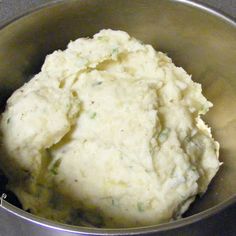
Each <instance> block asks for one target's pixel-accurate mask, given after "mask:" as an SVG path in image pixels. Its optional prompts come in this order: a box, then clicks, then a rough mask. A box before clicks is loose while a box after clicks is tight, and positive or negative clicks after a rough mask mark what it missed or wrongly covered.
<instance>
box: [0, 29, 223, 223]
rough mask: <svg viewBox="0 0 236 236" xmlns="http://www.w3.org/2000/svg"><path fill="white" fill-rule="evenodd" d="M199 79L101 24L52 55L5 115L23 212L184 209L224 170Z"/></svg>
mask: <svg viewBox="0 0 236 236" xmlns="http://www.w3.org/2000/svg"><path fill="white" fill-rule="evenodd" d="M211 106H212V104H211V103H210V102H208V101H207V100H206V98H205V97H204V96H203V95H202V89H201V85H200V84H198V83H195V82H193V81H192V79H191V76H189V75H188V74H187V73H186V72H185V71H184V70H183V69H182V68H180V67H176V66H175V65H174V64H173V63H172V61H171V59H170V58H169V57H168V56H167V55H165V54H164V53H161V52H156V51H155V50H154V49H153V47H152V46H150V45H144V44H142V43H141V42H139V41H138V40H136V39H134V38H131V37H130V36H129V35H128V34H127V33H125V32H122V31H113V30H102V31H100V32H99V33H98V34H96V35H95V36H94V37H93V38H92V39H89V38H80V39H78V40H76V41H74V42H70V43H69V45H68V48H67V49H66V50H65V51H60V50H58V51H55V52H54V53H53V54H51V55H49V56H47V58H46V60H45V63H44V65H43V67H42V70H41V72H40V73H39V74H37V75H36V76H35V77H34V78H33V79H32V80H30V81H29V82H28V83H26V84H25V85H24V86H22V87H21V88H19V89H18V90H16V91H15V92H14V93H13V95H12V96H11V97H10V99H9V100H8V102H7V107H6V111H5V112H4V113H3V115H2V119H1V132H2V142H3V145H2V146H3V147H4V150H2V151H3V152H4V153H3V154H1V167H2V169H3V170H4V171H5V173H6V175H7V176H8V178H9V180H10V184H9V188H10V189H11V190H12V191H13V192H14V193H15V194H16V195H17V196H18V198H19V199H20V201H21V203H22V204H23V208H24V209H26V210H27V209H29V210H30V211H31V212H32V213H34V214H37V215H40V216H43V217H46V218H49V219H53V220H57V221H60V222H66V223H70V224H76V225H86V226H87V225H94V226H98V227H133V226H142V225H153V224H158V223H162V222H168V221H170V220H173V219H176V218H178V217H180V216H181V214H182V213H183V212H185V211H186V210H187V208H188V207H189V205H190V203H191V202H192V201H193V200H194V199H195V197H196V195H197V194H202V193H204V192H205V191H206V189H207V186H208V184H209V183H210V181H211V179H212V178H213V177H214V175H215V174H216V172H217V170H218V168H219V164H220V163H219V160H218V152H219V145H218V143H217V142H216V141H214V139H213V138H212V136H211V132H210V129H209V128H208V126H207V125H206V124H205V123H204V122H203V121H202V119H201V117H200V115H203V114H205V113H206V112H207V111H208V109H209V107H211Z"/></svg>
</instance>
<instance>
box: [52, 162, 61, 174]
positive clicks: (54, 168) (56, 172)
mask: <svg viewBox="0 0 236 236" xmlns="http://www.w3.org/2000/svg"><path fill="white" fill-rule="evenodd" d="M60 164H61V159H58V160H56V162H55V163H54V164H53V167H52V168H51V170H50V171H51V173H52V174H53V175H57V174H58V167H59V166H60Z"/></svg>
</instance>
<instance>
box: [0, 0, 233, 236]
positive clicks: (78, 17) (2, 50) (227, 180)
mask: <svg viewBox="0 0 236 236" xmlns="http://www.w3.org/2000/svg"><path fill="white" fill-rule="evenodd" d="M103 28H112V29H121V30H124V31H127V32H128V33H129V34H130V35H132V36H134V37H136V38H138V39H141V40H142V41H144V42H145V43H149V44H151V45H153V46H154V47H155V48H156V49H157V50H160V51H164V52H166V53H168V55H169V56H170V57H172V58H173V60H174V62H175V63H176V64H177V65H180V66H182V67H184V68H185V69H186V70H187V71H188V73H190V74H192V75H193V80H195V81H198V82H200V83H201V84H202V85H203V91H204V94H205V96H206V97H207V98H208V99H209V100H210V101H212V102H213V103H214V107H213V108H212V109H211V110H210V112H209V113H208V115H207V117H206V119H205V120H206V121H207V122H208V124H209V125H210V126H211V127H212V132H213V135H214V137H215V138H216V140H218V141H219V142H220V144H221V150H220V160H221V161H223V162H224V165H223V166H222V167H221V169H220V171H219V172H218V174H217V176H216V177H215V178H214V180H213V182H212V183H211V185H210V187H209V189H208V191H207V193H206V194H205V195H204V196H203V197H202V198H200V199H197V201H196V202H195V203H194V204H193V205H192V206H191V208H190V210H189V211H188V213H187V214H186V215H185V217H184V218H183V219H181V220H177V221H175V222H171V223H166V224H162V225H156V226H150V227H142V228H131V229H112V230H111V229H96V228H84V227H75V226H70V225H63V224H60V223H57V222H53V221H50V220H47V219H42V218H40V217H37V216H34V215H31V214H30V213H27V212H25V211H23V210H21V209H20V208H18V207H16V206H14V205H13V204H16V199H14V197H9V196H8V197H7V199H6V200H4V199H1V208H0V213H1V221H2V223H1V224H5V225H9V227H10V225H12V224H14V225H15V228H16V229H19V230H20V229H21V232H25V234H24V233H23V234H22V235H45V236H46V235H57V236H58V235H65V236H70V235H74V233H75V234H79V233H80V234H82V233H84V234H106V235H116V234H119V235H120V234H123V235H125V234H141V235H143V234H145V233H151V232H152V233H155V235H156V234H157V233H158V232H159V233H160V232H164V231H165V232H166V230H170V229H174V228H179V227H183V226H187V225H190V224H192V223H193V222H196V221H199V220H201V219H204V218H206V217H207V216H210V215H213V214H216V213H217V212H219V211H220V210H222V209H223V208H225V207H226V206H229V205H231V204H233V203H235V202H236V145H235V139H236V106H235V104H236V66H235V61H236V23H235V22H234V21H233V20H231V19H229V18H227V17H226V16H224V15H222V14H220V13H218V12H216V11H214V10H212V9H209V8H207V7H205V6H202V5H199V4H196V3H194V2H191V1H184V0H179V1H178V0H175V1H174V0H136V1H126V0H109V1H106V0H86V1H80V0H77V1H76V0H70V1H68V0H67V1H66V0H64V1H54V2H53V3H50V4H47V6H46V5H45V6H44V7H41V8H40V9H37V10H35V11H34V12H31V13H29V14H27V15H24V16H22V17H21V18H19V19H17V20H15V21H13V22H11V23H10V24H7V25H5V27H3V28H2V29H1V30H0V71H1V73H0V107H1V110H4V105H5V102H6V99H7V98H8V97H9V96H10V94H11V93H12V92H13V91H14V90H15V89H16V88H18V87H19V86H21V85H22V84H23V83H24V82H25V81H27V80H28V79H29V78H30V77H31V76H32V75H33V74H35V73H37V72H39V71H40V66H41V65H42V63H43V61H44V58H45V56H46V55H47V54H49V53H51V52H52V51H53V50H55V49H59V48H60V49H63V48H65V46H66V44H67V43H68V42H69V41H70V40H74V39H76V38H78V37H87V36H92V35H93V34H94V33H96V32H98V31H99V30H100V29H103ZM0 176H1V175H0ZM3 178H4V177H3V176H1V180H0V190H1V192H2V193H3V192H4V191H6V190H5V184H6V183H5V182H6V181H5V180H4V179H3ZM1 192H0V193H1ZM22 230H23V231H22Z"/></svg>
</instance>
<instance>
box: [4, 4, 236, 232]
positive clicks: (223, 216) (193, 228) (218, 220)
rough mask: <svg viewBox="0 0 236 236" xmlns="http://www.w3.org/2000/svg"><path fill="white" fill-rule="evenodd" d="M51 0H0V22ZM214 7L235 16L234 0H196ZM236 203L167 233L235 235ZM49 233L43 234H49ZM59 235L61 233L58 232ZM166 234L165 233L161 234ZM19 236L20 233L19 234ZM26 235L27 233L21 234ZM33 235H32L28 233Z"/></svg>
mask: <svg viewBox="0 0 236 236" xmlns="http://www.w3.org/2000/svg"><path fill="white" fill-rule="evenodd" d="M49 1H52V0H0V24H3V23H4V22H7V21H9V20H11V19H14V18H16V17H17V16H19V15H21V14H23V13H24V12H26V11H28V10H29V9H33V8H35V7H38V6H40V5H41V4H44V3H47V2H49ZM198 2H202V3H204V4H207V5H209V6H212V7H213V8H215V9H218V10H220V11H221V12H223V13H225V14H226V15H228V16H231V17H233V18H236V0H198ZM1 217H2V216H1V214H0V236H15V235H19V234H17V233H16V232H15V231H14V225H12V228H11V229H9V228H6V227H4V226H3V225H2V224H1ZM235 219H236V205H234V206H231V207H230V208H227V209H226V210H224V211H222V212H220V213H218V214H217V215H215V216H213V217H210V218H208V219H206V220H204V221H200V222H198V223H195V224H192V225H190V226H188V227H185V228H183V229H182V230H181V232H179V231H173V233H171V232H170V234H169V233H168V235H175V236H178V235H179V236H180V235H181V236H182V235H191V236H198V235H201V236H208V235H212V236H233V235H236V224H235V223H236V222H235ZM49 235H51V234H50V233H49V234H47V235H44V236H49ZM60 235H61V234H60ZM163 235H166V234H163ZM20 236H21V235H20ZM22 236H27V235H22ZM29 236H33V235H29Z"/></svg>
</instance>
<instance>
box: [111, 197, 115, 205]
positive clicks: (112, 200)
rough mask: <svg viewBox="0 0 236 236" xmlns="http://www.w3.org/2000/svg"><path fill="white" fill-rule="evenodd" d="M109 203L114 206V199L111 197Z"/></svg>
mask: <svg viewBox="0 0 236 236" xmlns="http://www.w3.org/2000/svg"><path fill="white" fill-rule="evenodd" d="M111 204H112V206H115V200H114V199H113V198H112V199H111Z"/></svg>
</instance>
